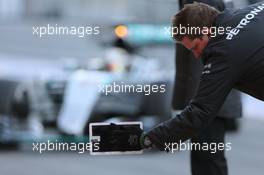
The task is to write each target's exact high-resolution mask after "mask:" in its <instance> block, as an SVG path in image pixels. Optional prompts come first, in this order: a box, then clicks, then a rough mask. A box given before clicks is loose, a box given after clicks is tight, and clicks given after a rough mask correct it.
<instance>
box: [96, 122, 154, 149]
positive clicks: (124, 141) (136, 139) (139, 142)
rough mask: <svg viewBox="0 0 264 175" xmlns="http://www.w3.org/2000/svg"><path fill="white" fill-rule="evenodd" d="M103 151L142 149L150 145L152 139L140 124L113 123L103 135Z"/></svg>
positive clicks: (101, 144) (101, 147) (101, 143)
mask: <svg viewBox="0 0 264 175" xmlns="http://www.w3.org/2000/svg"><path fill="white" fill-rule="evenodd" d="M101 138H102V139H101V141H100V149H102V151H106V150H108V151H140V150H142V149H143V148H146V147H150V146H151V142H150V140H149V139H148V138H147V137H146V136H145V135H144V134H143V130H142V129H140V128H139V127H138V126H133V125H132V126H128V125H116V124H114V123H111V125H109V127H108V128H107V129H106V130H105V131H104V132H103V134H102V135H101Z"/></svg>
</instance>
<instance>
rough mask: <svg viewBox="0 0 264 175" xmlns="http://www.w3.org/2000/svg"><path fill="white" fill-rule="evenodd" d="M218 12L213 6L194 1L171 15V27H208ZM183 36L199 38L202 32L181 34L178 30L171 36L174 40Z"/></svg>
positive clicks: (179, 39)
mask: <svg viewBox="0 0 264 175" xmlns="http://www.w3.org/2000/svg"><path fill="white" fill-rule="evenodd" d="M219 13H220V11H218V10H217V9H215V8H214V7H211V6H209V5H207V4H204V3H201V2H199V3H198V2H194V3H192V4H187V5H185V6H184V8H183V9H182V10H181V11H180V12H179V13H177V14H176V15H174V16H173V18H172V27H173V30H174V29H175V28H177V29H179V28H180V26H181V27H185V28H190V27H198V28H199V29H202V28H204V27H208V28H210V27H211V26H212V25H213V22H214V19H215V17H216V16H217V15H218V14H219ZM173 30H172V31H173ZM184 36H187V37H188V38H190V39H195V38H201V37H202V33H195V34H193V33H188V34H181V33H180V32H177V33H173V35H172V37H173V39H174V40H176V41H181V40H182V39H183V37H184Z"/></svg>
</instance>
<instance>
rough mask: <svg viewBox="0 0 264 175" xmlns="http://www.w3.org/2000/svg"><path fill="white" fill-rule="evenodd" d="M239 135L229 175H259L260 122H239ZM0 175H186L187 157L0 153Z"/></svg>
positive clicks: (263, 143)
mask: <svg viewBox="0 0 264 175" xmlns="http://www.w3.org/2000/svg"><path fill="white" fill-rule="evenodd" d="M241 123H242V125H241V131H240V132H239V133H235V134H229V135H228V137H227V141H229V142H231V143H232V150H231V151H228V152H227V157H228V161H229V171H230V175H249V174H252V175H262V174H263V171H264V167H263V165H264V164H263V162H264V157H263V155H264V154H263V148H264V140H263V134H264V127H263V125H264V121H257V120H252V119H244V120H241ZM0 165H1V166H0V167H1V169H0V174H1V175H50V174H55V175H73V174H80V175H82V174H83V175H84V174H85V175H119V174H120V175H161V174H162V175H172V174H175V175H189V174H190V171H189V153H188V152H186V151H185V152H178V153H175V154H167V153H159V152H154V153H153V152H151V153H145V154H144V155H130V156H127V155H126V156H90V155H88V154H81V155H80V154H77V153H65V152H64V153H45V154H41V155H40V154H38V153H32V151H31V146H28V147H27V148H24V149H22V150H20V151H1V152H0Z"/></svg>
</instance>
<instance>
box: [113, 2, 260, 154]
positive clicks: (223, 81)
mask: <svg viewBox="0 0 264 175" xmlns="http://www.w3.org/2000/svg"><path fill="white" fill-rule="evenodd" d="M181 27H185V28H188V27H189V28H191V27H193V28H196V29H197V28H198V29H200V31H202V32H185V33H184V32H177V30H176V29H179V28H181ZM173 29H174V30H173V32H172V34H173V38H174V39H175V40H176V41H177V42H179V43H181V44H182V45H184V47H186V48H187V49H189V50H191V51H192V52H193V54H194V55H195V57H196V58H200V59H201V60H202V62H203V64H204V68H203V71H202V75H201V79H200V83H199V88H198V90H197V93H196V95H195V96H194V98H193V99H192V100H191V101H190V103H189V104H188V105H187V106H186V107H185V108H184V109H183V111H182V112H181V113H180V114H178V115H176V116H175V117H174V118H172V119H170V120H167V121H165V122H163V123H161V124H160V125H158V126H156V127H155V128H153V129H152V130H150V131H148V132H147V133H143V134H142V131H140V130H131V131H127V130H126V131H122V130H121V131H120V130H119V131H114V129H113V131H112V133H113V134H112V135H113V137H112V138H113V139H114V141H113V143H115V144H116V145H122V144H127V143H126V142H129V138H131V137H132V136H133V138H135V137H134V136H135V135H137V136H140V139H139V140H140V141H139V142H135V141H134V142H133V143H129V144H130V145H131V146H135V145H137V144H141V145H142V148H147V147H151V146H155V147H157V148H159V149H160V150H166V149H167V146H168V144H169V143H174V144H175V143H178V144H179V143H180V142H184V141H186V140H188V139H191V138H194V137H196V136H198V135H199V134H200V133H201V132H203V131H204V130H205V129H206V128H208V127H210V126H211V125H212V123H213V122H214V120H215V117H216V116H217V113H218V111H219V110H220V108H221V106H222V105H223V103H224V101H225V100H226V97H227V95H228V94H229V92H230V91H231V90H232V89H233V88H234V89H238V90H240V91H242V92H245V93H247V94H249V95H251V96H253V97H255V98H257V99H259V100H263V101H264V32H263V31H264V2H261V3H258V4H254V5H251V6H248V7H246V8H243V9H239V10H234V11H233V10H232V11H230V10H225V11H224V12H222V13H220V12H219V11H218V10H216V9H215V8H213V7H211V6H208V5H206V4H203V3H193V4H188V5H186V6H185V7H184V8H183V9H182V10H181V11H180V12H179V13H178V14H176V15H175V16H174V18H173ZM215 29H218V30H217V31H218V32H215ZM216 33H217V34H216ZM186 88H188V87H186ZM114 133H118V134H114ZM109 146H112V145H109Z"/></svg>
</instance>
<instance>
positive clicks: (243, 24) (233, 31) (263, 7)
mask: <svg viewBox="0 0 264 175" xmlns="http://www.w3.org/2000/svg"><path fill="white" fill-rule="evenodd" d="M263 10H264V3H263V4H261V5H259V6H257V7H256V8H254V9H253V10H251V11H250V12H249V13H248V14H246V16H245V17H244V18H243V19H241V21H240V22H239V24H238V25H237V26H236V27H235V28H233V29H231V30H230V32H229V33H227V36H226V39H227V40H232V39H233V37H234V36H236V35H238V34H239V32H240V30H241V29H244V28H245V27H246V26H247V25H248V24H249V23H250V22H251V21H252V20H253V19H254V18H255V17H256V16H257V15H258V14H259V13H260V12H262V11H263Z"/></svg>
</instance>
